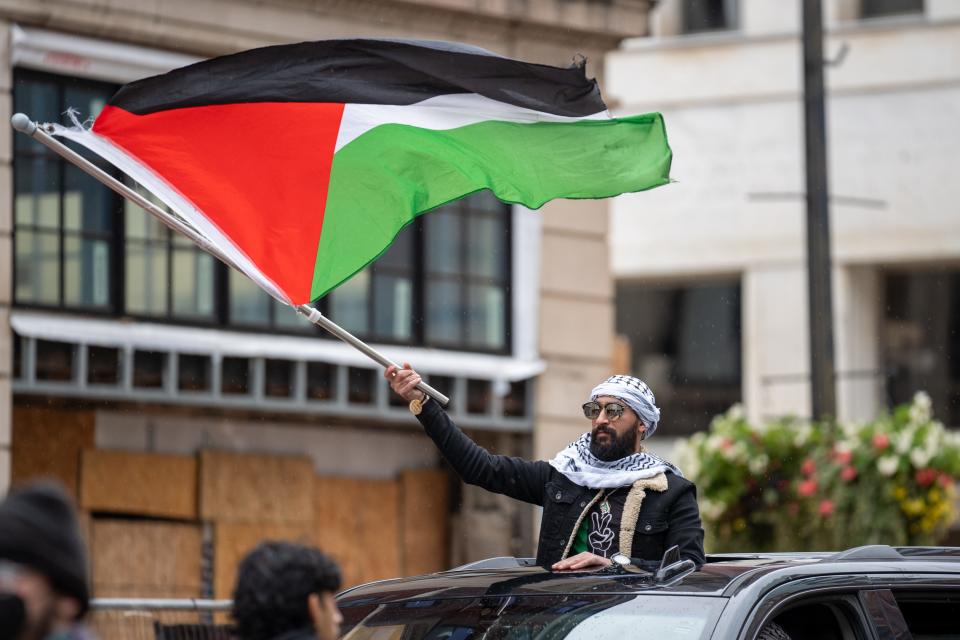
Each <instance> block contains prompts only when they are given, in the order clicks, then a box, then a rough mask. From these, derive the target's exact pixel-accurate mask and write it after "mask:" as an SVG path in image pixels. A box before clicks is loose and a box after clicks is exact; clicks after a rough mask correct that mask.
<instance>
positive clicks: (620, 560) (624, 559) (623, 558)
mask: <svg viewBox="0 0 960 640" xmlns="http://www.w3.org/2000/svg"><path fill="white" fill-rule="evenodd" d="M610 561H611V562H613V564H615V565H619V566H621V567H629V566H630V565H632V564H633V561H632V560H631V559H630V556H627V555H624V554H622V553H615V554H613V555H612V556H610Z"/></svg>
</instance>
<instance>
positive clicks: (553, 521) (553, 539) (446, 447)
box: [418, 402, 705, 566]
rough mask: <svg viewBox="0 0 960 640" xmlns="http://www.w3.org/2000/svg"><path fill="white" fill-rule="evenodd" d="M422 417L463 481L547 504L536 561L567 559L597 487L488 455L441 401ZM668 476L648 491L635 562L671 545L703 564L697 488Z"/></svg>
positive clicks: (539, 465)
mask: <svg viewBox="0 0 960 640" xmlns="http://www.w3.org/2000/svg"><path fill="white" fill-rule="evenodd" d="M418 419H419V420H420V424H422V425H423V428H424V430H425V431H426V432H427V435H428V436H430V438H431V439H432V440H433V441H434V443H436V445H437V447H438V448H439V449H440V452H441V453H442V454H443V457H444V458H446V460H447V461H448V462H449V463H450V464H451V465H452V466H453V468H454V469H455V470H456V471H457V473H458V474H459V475H460V477H461V478H462V479H463V481H464V482H466V483H468V484H473V485H477V486H479V487H483V488H484V489H487V490H489V491H494V492H496V493H502V494H504V495H507V496H510V497H511V498H516V499H517V500H523V501H524V502H529V503H532V504H535V505H539V506H541V507H543V518H542V520H541V522H540V542H539V544H538V546H537V564H539V565H542V566H549V565H551V564H553V563H554V562H557V561H558V560H561V559H562V556H563V552H564V549H566V548H567V544H568V542H569V540H570V537H571V536H573V535H575V534H576V531H574V527H575V526H576V524H577V521H578V520H579V519H580V515H581V513H583V511H584V509H585V508H586V507H587V506H588V505H589V503H590V501H591V500H592V499H593V497H594V496H595V495H596V494H597V490H596V489H587V488H586V487H581V486H579V485H577V484H574V483H573V482H571V481H570V480H568V479H567V478H566V476H564V475H563V474H561V473H560V472H559V471H557V470H556V469H554V468H553V467H552V466H550V464H549V463H548V462H544V461H536V462H531V461H529V460H523V459H522V458H511V457H507V456H497V455H493V454H491V453H489V452H488V451H486V450H485V449H484V448H483V447H481V446H479V445H477V444H476V443H475V442H473V441H472V440H471V439H470V438H468V437H467V436H466V435H465V434H464V433H463V432H462V431H460V429H459V428H457V426H456V425H455V424H454V423H453V421H452V420H450V417H449V416H448V415H447V414H446V412H445V411H443V409H442V408H440V406H439V405H438V404H437V403H436V402H428V403H426V404H425V405H424V407H423V411H422V412H421V413H420V415H419V416H418ZM666 475H667V490H666V491H663V492H658V491H647V492H646V497H645V498H644V500H643V503H642V506H641V508H640V517H639V519H638V520H637V528H636V533H635V534H634V541H633V556H634V560H635V562H634V563H635V564H637V565H641V564H643V561H646V562H651V561H659V560H660V559H661V558H662V557H663V552H664V551H665V550H666V549H668V548H670V547H671V546H673V545H678V546H679V547H680V557H681V558H689V559H690V560H693V561H694V562H695V563H696V564H697V566H700V565H702V564H703V563H704V562H705V558H704V555H703V528H702V527H701V524H700V510H699V509H698V508H697V497H696V486H695V485H694V484H693V483H692V482H690V481H688V480H685V479H683V478H681V477H679V476H676V475H674V474H672V473H668V474H666Z"/></svg>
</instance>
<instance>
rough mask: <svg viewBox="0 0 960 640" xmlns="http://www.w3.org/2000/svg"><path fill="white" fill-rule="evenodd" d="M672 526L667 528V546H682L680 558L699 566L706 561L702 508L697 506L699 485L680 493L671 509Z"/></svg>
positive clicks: (669, 517)
mask: <svg viewBox="0 0 960 640" xmlns="http://www.w3.org/2000/svg"><path fill="white" fill-rule="evenodd" d="M668 520H669V523H670V528H669V529H667V539H666V545H665V546H666V548H667V549H669V548H670V547H672V546H673V545H677V546H679V547H680V559H681V560H686V559H688V558H689V559H690V560H693V562H694V563H695V564H696V565H697V568H700V567H701V566H703V564H704V563H706V561H707V558H706V556H705V555H704V553H703V525H702V524H701V522H700V508H699V507H698V506H697V487H696V485H694V484H692V483H691V484H690V486H689V487H687V488H686V490H685V491H684V492H683V493H682V494H680V497H679V498H677V500H676V502H674V503H673V506H672V507H671V509H670V514H669V516H668Z"/></svg>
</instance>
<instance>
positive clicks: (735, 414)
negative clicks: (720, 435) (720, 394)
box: [727, 402, 744, 420]
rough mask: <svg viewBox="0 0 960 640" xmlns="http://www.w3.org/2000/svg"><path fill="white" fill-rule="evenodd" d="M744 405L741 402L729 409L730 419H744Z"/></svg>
mask: <svg viewBox="0 0 960 640" xmlns="http://www.w3.org/2000/svg"><path fill="white" fill-rule="evenodd" d="M743 415H744V414H743V405H742V404H740V403H739V402H738V403H737V404H735V405H733V406H731V407H730V408H729V409H727V419H728V420H743Z"/></svg>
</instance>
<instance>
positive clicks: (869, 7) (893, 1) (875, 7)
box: [860, 0, 923, 18]
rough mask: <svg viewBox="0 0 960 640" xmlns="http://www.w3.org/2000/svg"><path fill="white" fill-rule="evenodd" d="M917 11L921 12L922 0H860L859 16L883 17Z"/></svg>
mask: <svg viewBox="0 0 960 640" xmlns="http://www.w3.org/2000/svg"><path fill="white" fill-rule="evenodd" d="M918 13H919V14H922V13H923V0H860V17H862V18H884V17H886V16H899V15H907V14H918Z"/></svg>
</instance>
